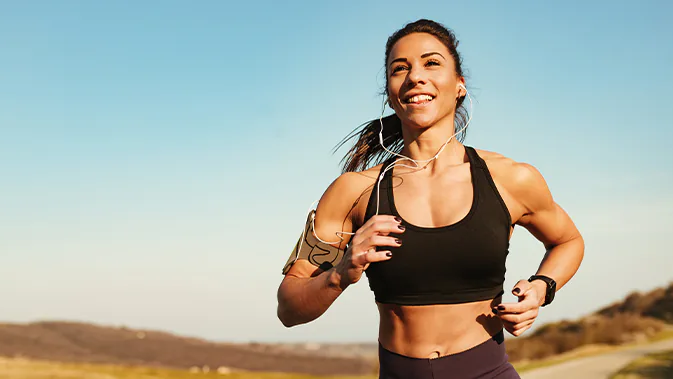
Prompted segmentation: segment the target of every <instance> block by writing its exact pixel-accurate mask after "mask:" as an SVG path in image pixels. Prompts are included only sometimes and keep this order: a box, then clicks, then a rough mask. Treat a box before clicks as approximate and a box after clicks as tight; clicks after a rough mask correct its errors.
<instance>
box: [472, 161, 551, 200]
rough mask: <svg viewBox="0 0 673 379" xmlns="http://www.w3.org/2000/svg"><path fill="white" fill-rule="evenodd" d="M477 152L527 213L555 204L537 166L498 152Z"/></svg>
mask: <svg viewBox="0 0 673 379" xmlns="http://www.w3.org/2000/svg"><path fill="white" fill-rule="evenodd" d="M475 150H476V151H477V154H479V156H480V157H481V158H482V159H483V160H484V162H486V165H487V166H488V170H489V172H490V173H491V176H492V177H493V179H494V180H495V181H497V182H498V183H499V184H500V185H502V186H503V187H504V188H505V189H506V190H507V192H508V193H509V194H511V195H512V197H513V198H514V199H515V200H516V201H517V202H518V203H519V204H520V205H522V206H523V208H524V209H525V210H526V213H532V212H534V211H536V210H540V209H544V208H547V207H549V206H551V205H552V204H553V200H552V196H551V193H550V191H549V187H548V186H547V182H546V180H545V179H544V177H543V176H542V174H541V173H540V171H539V170H538V169H537V168H536V167H535V166H533V165H532V164H530V163H526V162H517V161H515V160H514V159H511V158H508V157H506V156H504V155H502V154H499V153H496V152H492V151H487V150H480V149H475Z"/></svg>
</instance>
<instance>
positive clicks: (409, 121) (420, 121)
mask: <svg viewBox="0 0 673 379" xmlns="http://www.w3.org/2000/svg"><path fill="white" fill-rule="evenodd" d="M401 120H402V123H403V124H405V125H407V126H410V127H412V128H417V129H426V128H429V127H431V126H432V125H434V124H435V123H436V120H435V118H434V117H430V116H429V115H427V116H425V115H423V116H420V115H418V116H412V117H405V118H402V119H401Z"/></svg>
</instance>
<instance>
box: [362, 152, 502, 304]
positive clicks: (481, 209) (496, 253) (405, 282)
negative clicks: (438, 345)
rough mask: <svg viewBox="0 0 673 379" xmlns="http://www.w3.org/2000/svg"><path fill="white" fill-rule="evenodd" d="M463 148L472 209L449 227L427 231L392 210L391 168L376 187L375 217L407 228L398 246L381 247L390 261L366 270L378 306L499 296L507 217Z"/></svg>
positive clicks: (370, 209)
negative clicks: (395, 218) (385, 216)
mask: <svg viewBox="0 0 673 379" xmlns="http://www.w3.org/2000/svg"><path fill="white" fill-rule="evenodd" d="M465 150H466V152H467V156H468V159H469V162H470V173H471V175H472V189H473V199H472V206H471V208H470V211H469V212H468V214H467V215H466V216H465V218H463V219H462V220H460V221H458V222H456V223H454V224H451V225H447V226H443V227H438V228H428V227H420V226H415V225H412V224H410V223H408V222H407V221H406V220H404V219H403V218H402V217H401V216H400V214H399V213H398V212H397V209H396V208H395V199H394V197H393V187H392V185H391V184H392V171H393V170H389V171H388V172H386V174H385V176H384V178H383V180H382V181H381V183H380V184H379V186H380V188H378V189H379V190H380V191H381V192H380V200H379V201H380V203H379V214H389V215H394V216H398V217H400V218H401V219H402V224H403V225H404V226H405V227H406V230H405V232H404V233H403V234H402V237H401V238H402V240H403V242H404V243H403V245H402V246H400V247H389V246H384V247H381V248H380V249H381V250H391V251H392V253H393V256H392V258H391V259H389V260H387V261H383V262H377V263H372V264H371V265H369V267H368V268H367V270H366V271H365V273H366V275H367V278H368V280H369V287H370V288H371V290H372V291H374V295H375V298H376V301H377V302H379V303H389V304H400V305H429V304H456V303H467V302H473V301H481V300H488V299H493V298H495V297H497V296H500V295H502V293H503V282H504V280H505V261H506V258H507V254H508V252H509V234H510V225H511V217H510V214H509V211H508V210H507V207H506V205H505V202H504V201H503V200H502V197H501V196H500V194H499V193H498V190H497V189H496V187H495V183H494V182H493V178H492V177H491V174H490V173H489V171H488V168H487V167H486V163H485V162H484V160H483V159H481V157H479V155H478V154H477V152H476V151H475V150H474V149H473V148H472V147H469V146H465ZM390 163H392V161H389V162H386V163H385V164H384V165H383V167H386V166H387V165H388V164H390ZM376 190H377V188H376V187H375V188H374V191H372V194H371V196H370V198H369V203H368V204H367V212H366V214H365V222H366V221H367V220H368V219H369V218H370V217H372V216H373V215H374V214H375V213H376Z"/></svg>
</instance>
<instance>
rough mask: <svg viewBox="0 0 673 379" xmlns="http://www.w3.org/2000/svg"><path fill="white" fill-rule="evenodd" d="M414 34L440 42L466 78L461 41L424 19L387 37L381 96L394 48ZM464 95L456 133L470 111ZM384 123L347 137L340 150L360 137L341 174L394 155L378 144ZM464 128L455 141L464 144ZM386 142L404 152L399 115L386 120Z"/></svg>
mask: <svg viewBox="0 0 673 379" xmlns="http://www.w3.org/2000/svg"><path fill="white" fill-rule="evenodd" d="M412 33H428V34H431V35H433V36H434V37H436V38H437V39H438V40H439V41H441V42H442V43H443V44H444V45H445V46H446V47H447V49H448V50H449V52H450V53H451V56H452V57H453V61H454V63H455V67H456V74H457V75H458V76H460V77H463V76H464V75H463V68H462V63H463V62H462V58H461V57H460V53H458V50H457V47H458V40H457V39H456V36H455V34H454V33H453V31H451V30H450V29H448V28H447V27H445V26H444V25H442V24H440V23H437V22H435V21H432V20H426V19H421V20H418V21H415V22H412V23H409V24H407V25H405V26H404V27H403V28H402V29H400V30H398V31H396V32H395V33H393V35H391V36H390V37H388V41H387V42H386V56H385V61H384V65H385V66H386V86H385V88H384V89H383V92H382V95H386V94H387V92H388V65H387V62H388V57H389V56H390V50H391V49H392V48H393V45H395V43H397V41H399V40H400V39H401V38H402V37H405V36H407V35H409V34H412ZM464 100H465V96H463V97H460V98H459V99H458V102H457V103H456V118H455V121H454V125H455V128H456V130H459V129H461V128H463V126H465V122H466V121H467V110H466V109H465V107H464V106H463V102H464ZM380 129H381V124H380V121H379V119H376V120H372V121H369V122H367V123H365V124H363V125H360V126H359V127H358V128H357V129H355V130H354V131H352V132H351V133H350V134H349V135H348V136H347V137H346V138H344V139H343V140H342V141H341V142H340V143H339V144H338V145H337V146H336V148H335V150H336V149H339V148H341V147H342V146H343V145H344V144H345V143H346V142H348V141H350V140H351V139H353V138H356V137H357V141H356V142H355V144H354V145H353V147H351V148H350V150H348V152H347V153H346V156H344V158H343V159H342V160H341V162H342V164H343V167H342V172H349V171H358V170H365V169H367V168H368V167H370V165H371V166H374V165H377V164H379V163H381V162H383V161H385V160H386V159H387V158H389V157H390V156H391V154H390V153H388V152H386V151H385V150H383V147H381V145H380V144H379V131H380ZM466 132H467V129H464V130H463V131H462V132H460V133H459V135H457V136H456V138H457V139H458V140H459V141H460V142H462V141H463V140H464V139H465V133H466ZM383 143H384V144H385V145H386V147H387V148H388V150H390V151H394V152H396V153H399V152H400V151H402V148H403V144H404V141H403V140H402V121H401V120H400V118H399V117H397V115H396V114H392V115H390V116H386V117H384V118H383Z"/></svg>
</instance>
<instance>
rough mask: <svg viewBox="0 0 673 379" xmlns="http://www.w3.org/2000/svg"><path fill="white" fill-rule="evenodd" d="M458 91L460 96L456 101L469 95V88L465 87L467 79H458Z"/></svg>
mask: <svg viewBox="0 0 673 379" xmlns="http://www.w3.org/2000/svg"><path fill="white" fill-rule="evenodd" d="M456 89H457V90H458V96H456V100H458V99H460V98H461V97H465V96H466V95H467V88H466V87H465V78H463V77H461V78H459V79H458V83H457V84H456Z"/></svg>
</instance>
